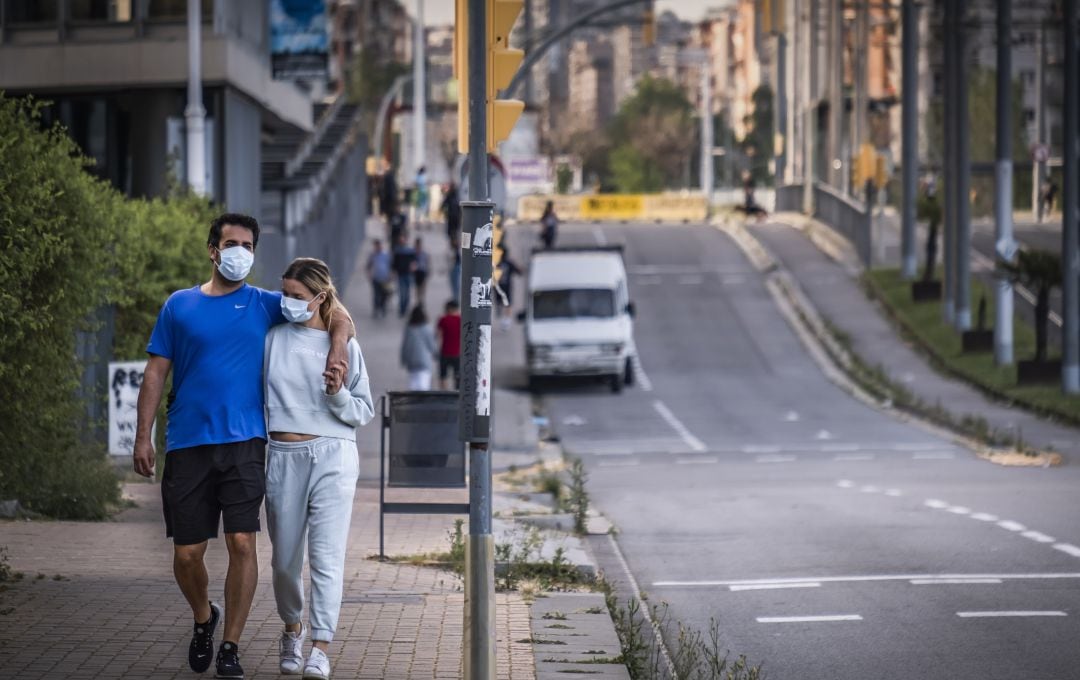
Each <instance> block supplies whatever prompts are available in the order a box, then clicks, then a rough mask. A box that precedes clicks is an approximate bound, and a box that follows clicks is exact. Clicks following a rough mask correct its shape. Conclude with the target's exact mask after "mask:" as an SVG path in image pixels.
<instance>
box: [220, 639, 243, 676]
mask: <svg viewBox="0 0 1080 680" xmlns="http://www.w3.org/2000/svg"><path fill="white" fill-rule="evenodd" d="M214 677H215V678H243V677H244V669H243V668H242V667H241V666H240V650H239V649H237V648H236V645H234V644H233V643H231V642H222V643H221V647H219V648H218V653H217V673H216V674H214Z"/></svg>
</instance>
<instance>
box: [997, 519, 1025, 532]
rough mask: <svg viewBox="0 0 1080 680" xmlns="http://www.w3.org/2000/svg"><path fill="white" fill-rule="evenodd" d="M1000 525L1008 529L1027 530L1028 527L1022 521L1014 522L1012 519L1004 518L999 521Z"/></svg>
mask: <svg viewBox="0 0 1080 680" xmlns="http://www.w3.org/2000/svg"><path fill="white" fill-rule="evenodd" d="M997 525H998V526H999V527H1001V528H1002V529H1005V530H1006V531H1027V527H1026V526H1024V525H1023V524H1021V523H1020V522H1014V521H1012V520H1011V519H1003V520H1001V521H1000V522H998V523H997Z"/></svg>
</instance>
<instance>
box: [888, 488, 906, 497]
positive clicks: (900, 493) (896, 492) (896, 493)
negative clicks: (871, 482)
mask: <svg viewBox="0 0 1080 680" xmlns="http://www.w3.org/2000/svg"><path fill="white" fill-rule="evenodd" d="M885 495H886V496H892V497H893V498H900V497H901V496H903V495H904V492H903V491H901V490H900V489H886V490H885Z"/></svg>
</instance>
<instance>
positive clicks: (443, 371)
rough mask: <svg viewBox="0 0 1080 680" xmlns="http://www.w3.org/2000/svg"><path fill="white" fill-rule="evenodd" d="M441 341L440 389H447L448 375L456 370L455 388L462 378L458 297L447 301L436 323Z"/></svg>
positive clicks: (436, 330)
mask: <svg viewBox="0 0 1080 680" xmlns="http://www.w3.org/2000/svg"><path fill="white" fill-rule="evenodd" d="M435 332H436V334H437V335H438V341H439V389H441V390H445V389H447V382H446V380H447V376H449V374H450V371H453V372H454V389H457V388H458V385H459V382H460V379H461V311H460V306H459V305H458V301H457V299H456V298H455V299H453V300H450V301H449V302H447V303H446V311H445V313H444V314H443V315H442V316H441V317H440V318H439V321H438V323H437V324H436V325H435Z"/></svg>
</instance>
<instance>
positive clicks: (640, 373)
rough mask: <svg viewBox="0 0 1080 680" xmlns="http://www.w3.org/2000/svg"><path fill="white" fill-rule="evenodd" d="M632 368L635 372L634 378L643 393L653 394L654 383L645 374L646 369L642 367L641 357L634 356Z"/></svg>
mask: <svg viewBox="0 0 1080 680" xmlns="http://www.w3.org/2000/svg"><path fill="white" fill-rule="evenodd" d="M630 364H631V368H633V370H634V378H635V379H636V382H637V386H638V387H639V388H641V391H642V392H652V381H651V380H649V376H648V375H646V374H645V367H644V366H642V365H641V357H639V356H638V355H637V352H635V353H634V356H633V357H631V359H630Z"/></svg>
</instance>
